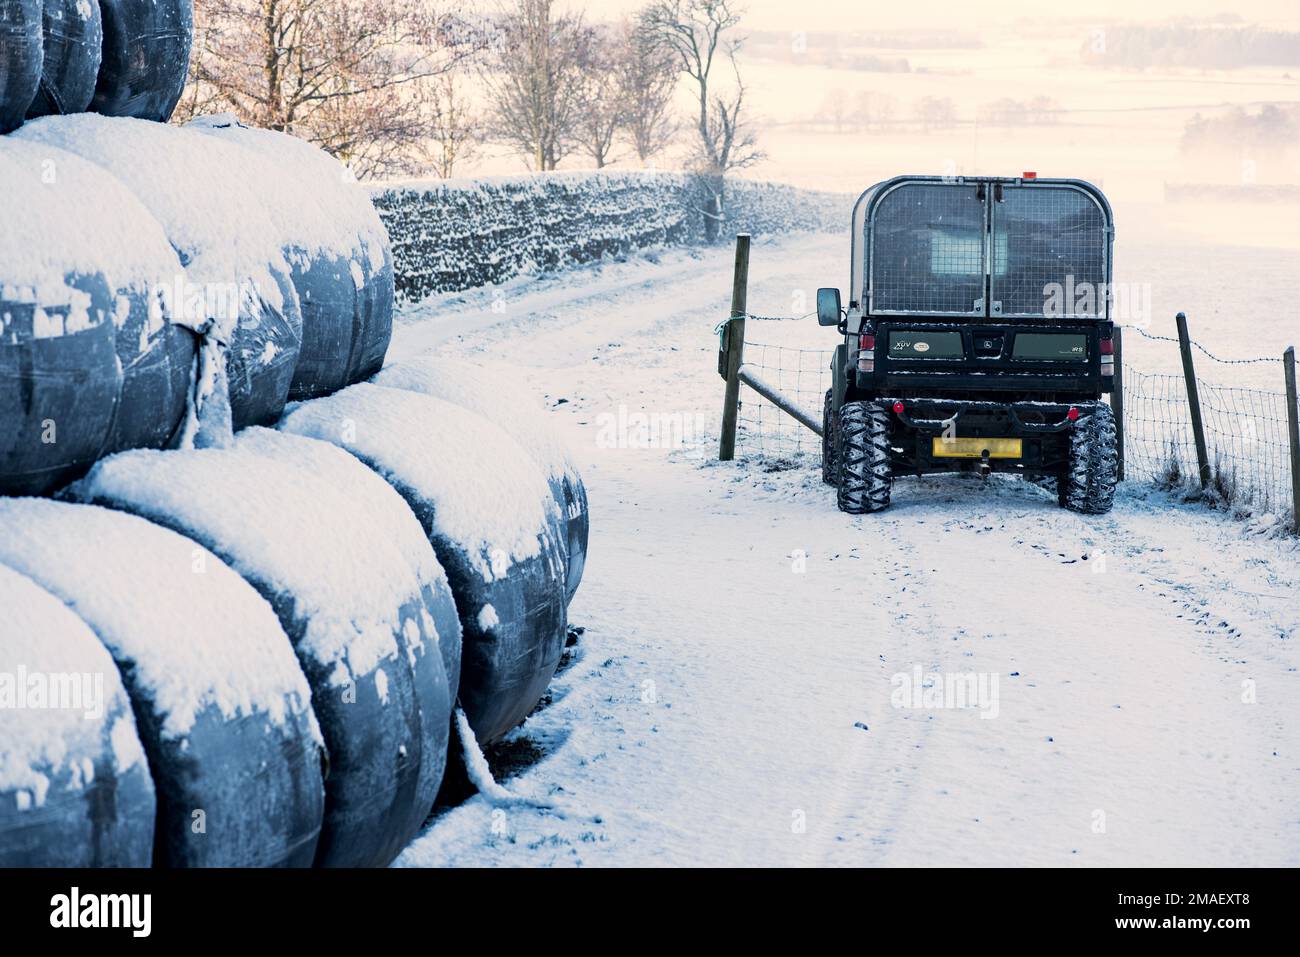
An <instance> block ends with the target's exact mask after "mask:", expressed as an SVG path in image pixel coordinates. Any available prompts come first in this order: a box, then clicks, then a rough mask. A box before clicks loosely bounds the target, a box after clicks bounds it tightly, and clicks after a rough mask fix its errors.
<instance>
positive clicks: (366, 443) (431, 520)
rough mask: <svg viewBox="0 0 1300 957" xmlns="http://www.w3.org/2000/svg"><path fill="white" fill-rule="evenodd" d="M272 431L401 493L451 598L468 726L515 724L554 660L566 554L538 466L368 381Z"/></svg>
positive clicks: (300, 409)
mask: <svg viewBox="0 0 1300 957" xmlns="http://www.w3.org/2000/svg"><path fill="white" fill-rule="evenodd" d="M280 428H281V429H282V430H285V431H289V432H296V433H299V434H302V435H308V436H312V437H314V438H319V439H323V440H325V441H327V442H335V443H337V444H339V445H341V446H342V447H344V448H346V449H347V450H348V451H350V452H352V453H353V454H354V455H356V456H358V457H359V458H360V459H361V460H362V461H363V462H366V463H367V464H369V465H370V466H371V467H372V468H373V469H375V470H376V471H377V472H378V473H379V474H380V475H382V476H384V478H386V479H387V480H388V481H389V482H390V483H392V485H393V487H394V488H396V489H397V490H398V491H399V492H401V493H402V496H403V497H404V498H405V499H406V501H407V503H408V504H409V505H410V506H411V508H412V510H413V511H414V512H415V514H416V517H417V518H419V519H420V523H421V524H422V525H423V526H424V530H425V533H426V534H427V535H428V537H429V541H430V542H431V543H432V544H433V548H434V551H435V552H436V553H437V555H438V560H439V561H440V562H441V563H442V566H443V567H444V568H445V569H446V570H447V577H448V578H449V579H450V581H451V590H452V593H453V594H454V595H455V598H456V608H457V610H458V611H459V612H460V621H461V627H462V629H463V630H464V648H463V658H462V661H461V673H460V701H461V704H462V705H463V706H464V708H465V715H466V717H467V718H468V719H469V723H470V727H471V728H473V729H474V734H475V736H476V737H477V738H478V739H479V741H480V742H481V743H490V742H492V741H495V740H496V739H498V738H500V737H501V736H502V735H504V734H505V733H506V732H507V731H509V730H510V729H511V728H513V727H515V725H517V724H518V723H519V722H520V721H522V720H523V719H524V718H525V717H526V716H527V715H528V713H529V712H530V711H531V710H532V709H533V707H534V706H535V705H536V704H537V702H538V700H539V699H540V698H541V697H542V695H543V694H544V693H545V691H546V686H547V685H548V684H549V683H550V680H551V678H552V676H553V675H554V674H555V668H556V665H557V664H559V660H560V655H561V654H562V653H563V651H564V638H565V594H564V555H563V551H562V547H561V545H560V543H559V542H558V541H557V540H556V537H555V533H554V519H553V513H554V511H555V505H554V502H552V500H551V497H550V493H549V490H548V488H547V484H546V477H545V475H544V474H543V473H542V471H541V469H540V468H538V466H537V465H536V463H535V462H533V460H532V459H531V458H529V456H528V454H527V453H526V452H525V451H524V450H523V449H522V448H520V447H519V445H518V443H516V442H515V441H514V440H513V439H511V438H510V436H508V435H507V434H506V433H505V432H503V431H502V430H501V429H499V428H497V427H496V426H494V425H493V424H492V423H491V422H489V421H487V420H486V419H484V418H483V417H482V416H479V415H476V414H474V413H472V412H469V411H468V410H466V409H462V408H460V407H458V406H455V405H452V404H451V403H448V402H443V401H441V400H438V399H433V398H430V397H429V396H424V395H419V394H417V393H414V392H407V391H404V390H401V389H386V388H382V387H380V386H376V385H371V384H369V383H361V384H359V385H354V386H351V387H350V388H347V389H344V390H343V391H342V392H339V393H336V394H334V395H332V396H329V397H327V398H324V399H317V400H315V401H313V402H304V403H302V404H301V405H298V406H295V407H294V408H293V409H292V410H291V411H290V412H289V413H288V414H287V415H285V417H284V420H283V421H282V422H281V423H280Z"/></svg>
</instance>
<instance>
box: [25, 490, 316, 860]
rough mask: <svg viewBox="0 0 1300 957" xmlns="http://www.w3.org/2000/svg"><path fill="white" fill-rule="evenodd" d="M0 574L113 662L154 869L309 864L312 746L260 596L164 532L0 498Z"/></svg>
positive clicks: (271, 616)
mask: <svg viewBox="0 0 1300 957" xmlns="http://www.w3.org/2000/svg"><path fill="white" fill-rule="evenodd" d="M0 562H3V563H5V564H7V565H9V566H10V567H11V568H14V569H16V570H18V571H20V572H22V573H23V574H25V575H27V576H29V577H30V578H32V579H33V580H34V581H36V582H37V583H38V584H39V585H41V586H42V587H43V588H45V589H47V590H48V591H49V592H51V593H52V594H54V595H56V596H57V597H59V598H60V599H62V600H63V601H64V602H65V603H66V604H67V605H68V606H69V607H70V608H72V610H73V611H75V612H76V613H77V615H78V616H80V618H81V619H82V620H83V621H84V622H85V623H86V624H87V625H89V626H90V628H91V629H93V630H94V632H95V633H96V634H97V635H98V636H99V638H100V640H101V641H102V642H103V643H104V645H105V646H106V647H107V648H108V650H109V652H110V654H112V656H113V658H114V660H115V661H116V662H117V665H118V667H119V669H120V670H121V674H122V678H123V682H124V683H125V685H126V688H127V691H128V693H129V694H130V697H131V701H132V704H133V707H134V711H135V714H136V720H137V722H138V728H139V733H140V739H141V741H142V742H143V744H144V749H145V753H146V755H147V756H148V759H149V767H150V769H151V770H152V773H153V781H154V787H155V789H156V791H157V799H158V818H157V831H156V834H155V837H154V863H155V864H157V865H159V866H163V867H278V866H286V865H287V866H298V867H308V866H310V865H311V863H312V859H313V857H314V855H315V851H316V841H317V837H318V836H319V834H320V826H321V815H322V813H323V808H324V787H323V784H322V780H321V769H322V765H323V760H322V759H323V757H324V743H323V742H322V740H321V735H320V729H319V728H318V726H317V724H316V718H315V715H313V714H312V710H311V692H310V690H309V689H308V687H307V681H306V679H305V678H304V677H303V674H302V669H301V668H300V667H299V666H298V660H297V658H295V657H294V654H293V649H292V647H291V646H290V644H289V639H288V638H287V637H285V634H284V630H283V629H282V628H281V627H280V622H279V620H278V619H277V618H276V615H275V612H274V611H272V609H271V607H270V605H268V604H267V603H266V601H265V600H264V599H263V598H262V596H261V595H259V594H258V593H257V592H256V591H254V590H253V589H252V588H251V587H250V586H249V585H248V583H246V582H245V581H244V580H243V579H242V578H240V577H239V576H238V575H237V574H235V572H233V571H231V569H230V567H229V566H227V565H226V564H225V563H224V562H222V561H221V560H220V559H219V558H217V557H216V556H215V555H212V554H211V553H210V552H208V551H207V550H206V549H204V548H202V547H201V546H199V545H196V544H195V543H194V542H192V541H190V540H189V539H187V538H184V537H183V536H181V535H178V534H176V533H175V532H173V531H170V530H168V529H166V528H163V527H161V526H159V525H154V524H153V523H151V522H147V521H145V520H144V519H142V518H137V517H136V516H134V515H128V514H126V513H124V512H114V511H109V510H108V509H103V508H97V507H95V506H93V505H77V504H72V503H68V502H52V501H49V500H47V499H38V498H13V499H0Z"/></svg>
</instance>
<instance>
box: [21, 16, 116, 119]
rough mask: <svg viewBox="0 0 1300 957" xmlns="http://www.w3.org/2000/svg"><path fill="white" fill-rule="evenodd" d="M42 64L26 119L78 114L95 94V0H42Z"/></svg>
mask: <svg viewBox="0 0 1300 957" xmlns="http://www.w3.org/2000/svg"><path fill="white" fill-rule="evenodd" d="M42 23H43V29H44V49H45V63H44V66H43V67H42V69H41V82H40V86H39V88H38V89H37V91H36V96H35V97H33V98H32V102H31V105H30V106H28V107H27V118H28V119H34V118H36V117H38V116H49V115H50V114H57V113H81V112H83V111H84V110H85V109H86V107H88V106H89V105H90V98H91V97H92V96H94V95H95V77H96V76H98V75H99V60H100V47H101V45H102V43H103V40H104V30H103V21H102V19H101V18H100V15H99V4H98V3H97V2H96V0H45V3H44V12H43V15H42Z"/></svg>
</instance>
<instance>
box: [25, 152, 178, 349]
mask: <svg viewBox="0 0 1300 957" xmlns="http://www.w3.org/2000/svg"><path fill="white" fill-rule="evenodd" d="M0 209H3V210H4V225H3V228H2V229H0V297H2V298H5V299H8V300H11V301H29V300H31V299H34V301H35V302H36V303H37V304H39V305H60V304H63V303H66V302H68V301H70V299H72V298H76V291H75V290H72V289H71V288H70V287H68V286H67V285H66V278H67V275H68V274H69V273H78V274H82V275H94V274H102V275H103V276H104V277H105V279H107V280H108V282H109V284H110V285H111V286H112V287H113V288H114V289H116V290H125V289H138V290H147V289H149V287H150V285H151V284H153V283H157V282H160V281H166V282H170V281H172V280H173V279H174V278H175V277H176V276H178V275H180V274H181V273H182V269H181V264H180V260H179V259H177V257H176V252H175V250H173V249H172V247H171V245H170V244H169V243H168V242H167V236H166V234H165V233H164V232H163V228H162V226H161V225H160V224H159V222H158V221H157V220H156V219H155V218H154V217H153V215H152V214H151V213H150V212H149V210H148V209H147V208H146V207H145V206H144V204H143V203H141V202H140V200H139V199H138V198H137V197H136V196H135V195H134V194H133V193H132V192H131V190H129V189H128V188H127V187H126V185H125V184H123V183H122V182H121V181H120V180H118V179H117V178H115V177H114V176H112V175H111V174H109V173H108V171H106V170H105V169H103V168H102V167H101V166H98V165H96V164H94V163H90V162H87V161H86V160H84V159H82V158H81V157H79V156H77V155H74V154H73V153H70V152H68V151H66V150H62V149H58V148H56V147H54V146H50V145H48V144H44V143H36V142H27V141H25V140H23V139H20V138H18V137H17V136H6V137H3V138H0ZM121 312H122V314H121V315H119V316H117V317H115V318H116V319H117V320H118V322H119V323H120V322H121V321H123V320H124V319H125V318H126V314H125V310H122V311H121Z"/></svg>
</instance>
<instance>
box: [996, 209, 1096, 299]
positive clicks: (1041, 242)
mask: <svg viewBox="0 0 1300 957" xmlns="http://www.w3.org/2000/svg"><path fill="white" fill-rule="evenodd" d="M991 216H992V226H993V228H992V237H993V239H992V248H991V250H990V253H991V255H990V260H991V263H992V272H991V276H990V286H989V289H990V292H989V299H990V314H991V315H994V316H999V315H1000V316H1007V317H1030V316H1048V317H1052V318H1090V319H1091V318H1105V317H1106V315H1107V296H1108V292H1109V283H1108V277H1107V269H1106V266H1107V253H1108V250H1107V243H1108V238H1109V236H1108V233H1107V227H1108V226H1109V222H1108V217H1107V215H1106V213H1105V212H1104V211H1103V209H1102V208H1101V206H1100V205H1099V204H1098V203H1097V201H1096V199H1094V198H1093V197H1092V196H1091V195H1090V194H1088V193H1086V192H1085V191H1083V190H1082V189H1079V188H1078V187H1074V186H1065V185H1040V186H1012V185H1007V186H1006V187H1005V189H1003V190H1002V201H1001V202H994V203H993V204H992V206H991Z"/></svg>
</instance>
